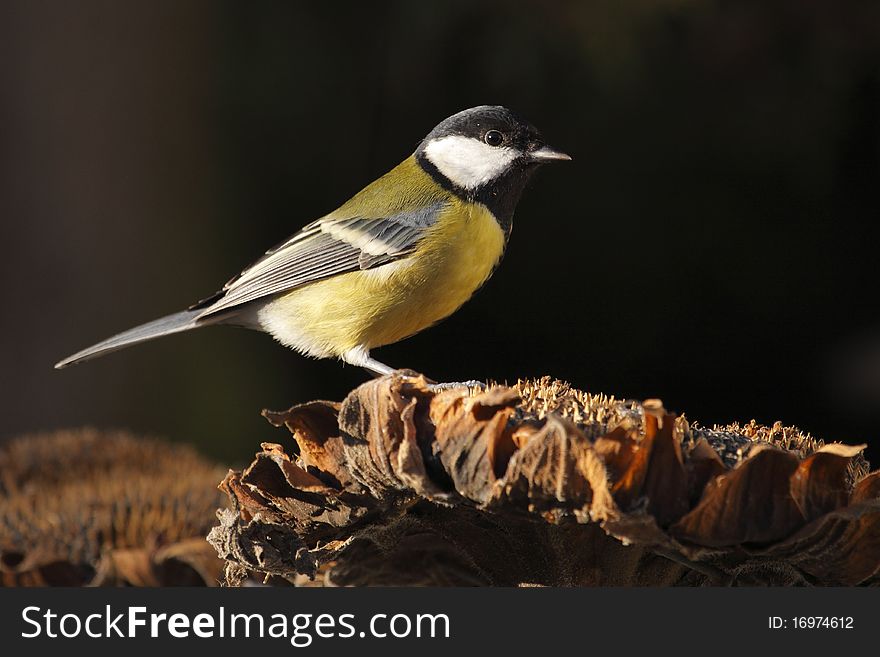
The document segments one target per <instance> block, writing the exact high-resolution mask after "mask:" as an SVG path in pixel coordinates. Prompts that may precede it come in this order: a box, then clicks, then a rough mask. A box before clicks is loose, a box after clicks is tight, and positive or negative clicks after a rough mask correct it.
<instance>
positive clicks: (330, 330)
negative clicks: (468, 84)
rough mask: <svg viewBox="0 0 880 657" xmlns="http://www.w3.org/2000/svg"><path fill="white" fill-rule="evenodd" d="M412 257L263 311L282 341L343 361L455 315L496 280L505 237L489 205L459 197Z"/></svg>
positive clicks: (313, 288) (308, 289)
mask: <svg viewBox="0 0 880 657" xmlns="http://www.w3.org/2000/svg"><path fill="white" fill-rule="evenodd" d="M429 231H430V232H429V233H428V234H426V237H425V239H423V240H422V241H421V242H420V246H419V248H418V249H417V250H416V251H415V252H414V253H413V254H412V255H410V256H408V257H406V258H404V259H402V260H399V261H397V262H393V263H390V264H387V265H382V266H380V267H376V268H375V269H369V270H366V271H355V272H350V273H347V274H342V275H340V276H335V277H333V278H329V279H327V280H323V281H318V282H316V283H311V284H309V285H306V286H304V287H302V288H299V289H296V290H293V291H292V292H289V293H287V294H285V295H283V296H281V297H279V298H278V299H276V300H275V301H273V302H271V303H270V304H268V305H267V306H266V307H264V308H263V310H261V311H260V320H261V322H262V323H263V324H264V326H265V327H266V328H267V330H268V331H269V332H270V333H271V334H272V335H273V336H274V337H275V338H276V339H277V340H279V341H280V342H282V343H284V344H286V345H287V346H290V347H293V348H295V349H297V350H298V351H301V352H303V353H306V354H308V355H311V356H316V357H325V356H340V355H341V354H343V353H345V352H346V351H348V350H350V349H354V348H356V347H365V348H366V349H371V348H373V347H379V346H381V345H385V344H391V343H393V342H397V341H399V340H402V339H403V338H406V337H409V336H411V335H413V334H415V333H418V332H419V331H421V330H422V329H425V328H427V327H429V326H431V325H432V324H434V323H436V322H438V321H439V320H441V319H443V318H444V317H448V316H449V315H451V314H452V313H453V312H455V311H456V310H457V309H458V308H459V307H460V306H461V305H462V304H463V303H464V302H465V301H467V300H468V299H469V298H470V297H471V295H473V293H474V292H475V291H476V290H477V288H479V287H480V286H481V285H482V284H483V283H484V282H485V281H486V279H488V278H489V276H490V275H491V274H492V271H493V270H494V269H495V266H496V265H497V264H498V261H499V259H500V258H501V256H502V254H503V252H504V245H505V236H504V232H503V231H502V230H501V227H500V226H499V225H498V222H497V221H496V220H495V218H494V217H493V216H492V213H491V212H489V210H488V209H486V208H485V206H483V205H479V204H472V203H466V202H465V201H462V200H460V199H458V198H454V197H453V198H451V200H450V201H449V204H448V206H447V208H446V209H445V210H444V211H443V212H442V213H441V215H440V217H438V219H437V221H436V222H435V223H434V225H433V226H432V227H431V228H430V229H429Z"/></svg>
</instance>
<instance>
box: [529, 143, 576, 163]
mask: <svg viewBox="0 0 880 657" xmlns="http://www.w3.org/2000/svg"><path fill="white" fill-rule="evenodd" d="M529 159H530V160H531V161H532V162H538V163H543V162H553V161H559V162H564V161H565V160H570V159H571V155H567V154H566V153H563V152H562V151H557V150H556V149H555V148H551V147H550V146H546V145H545V146H541V147H540V148H538V149H535V150H533V151H529Z"/></svg>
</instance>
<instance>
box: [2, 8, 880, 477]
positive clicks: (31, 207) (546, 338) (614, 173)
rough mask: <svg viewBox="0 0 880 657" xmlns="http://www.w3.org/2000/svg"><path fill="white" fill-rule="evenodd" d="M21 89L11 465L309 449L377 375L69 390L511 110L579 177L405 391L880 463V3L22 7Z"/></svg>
mask: <svg viewBox="0 0 880 657" xmlns="http://www.w3.org/2000/svg"><path fill="white" fill-rule="evenodd" d="M0 84H2V87H0V89H2V101H0V167H2V175H0V221H2V224H0V225H2V247H3V248H2V259H0V279H2V281H3V283H4V285H3V288H4V290H3V298H4V300H3V304H2V310H0V313H2V321H0V345H2V378H0V381H2V384H0V385H2V390H0V417H2V418H3V421H2V425H0V440H3V439H8V438H10V437H12V436H14V435H17V434H21V433H23V432H30V431H35V430H43V429H51V428H57V427H70V426H80V425H86V424H88V425H93V426H98V427H127V428H131V429H134V430H136V431H138V432H145V433H150V434H158V435H162V436H167V437H169V438H170V439H173V440H178V441H187V442H191V443H194V444H195V445H197V446H198V447H199V449H201V450H202V451H203V452H205V453H207V454H209V455H211V456H213V457H215V458H218V459H222V460H223V461H225V462H227V463H239V462H243V461H244V460H245V459H247V458H248V457H249V456H250V455H252V453H253V452H254V450H255V449H256V448H257V446H258V444H259V442H260V441H263V440H269V441H281V440H284V435H283V434H282V433H279V431H278V430H276V429H273V428H271V427H270V426H269V425H268V424H267V423H266V422H265V420H263V419H262V418H261V417H260V415H259V411H260V409H262V408H264V407H268V408H273V409H282V408H286V407H288V406H290V405H292V404H293V403H298V402H302V401H306V400H309V399H313V398H325V399H341V398H342V397H343V396H344V395H345V393H346V392H347V391H348V390H350V389H351V388H352V387H354V386H356V385H357V384H358V383H360V382H362V381H364V380H365V378H366V375H365V374H364V373H363V372H362V371H361V370H359V369H356V368H352V367H350V366H346V367H342V366H341V365H340V364H338V363H336V362H332V361H320V362H318V361H310V360H307V359H304V358H302V357H300V356H298V355H296V354H294V353H293V352H288V351H286V350H285V349H283V348H281V347H280V346H277V345H275V344H274V343H273V341H272V340H271V339H270V338H269V337H268V336H265V335H261V334H257V333H252V332H248V331H244V330H236V329H229V328H212V329H206V330H204V331H199V332H195V333H189V334H186V335H181V336H174V337H169V338H166V339H163V340H161V341H158V342H154V343H151V344H147V345H143V346H140V347H137V348H133V349H131V350H127V351H123V352H120V353H118V354H114V355H111V356H108V357H106V358H102V359H100V360H96V361H94V362H91V363H88V364H86V365H83V366H79V367H75V368H72V369H69V370H65V371H62V372H56V371H53V370H52V364H53V363H54V362H55V361H57V360H58V359H60V358H61V357H63V356H66V355H68V354H70V353H71V352H73V351H76V350H78V349H80V348H82V347H84V346H87V345H89V344H92V343H93V342H96V341H97V340H100V339H102V338H105V337H107V336H108V335H110V334H112V333H115V332H117V331H119V330H122V329H126V328H129V327H130V326H132V325H134V324H137V323H140V322H142V321H146V320H150V319H153V318H155V317H157V316H159V315H162V314H165V313H169V312H172V311H176V310H180V309H182V308H184V307H185V306H187V305H188V304H190V303H191V302H193V301H195V300H197V299H200V298H202V297H204V296H207V295H209V294H211V293H212V292H213V291H215V290H216V289H217V288H218V287H219V286H220V285H221V284H222V283H223V282H225V281H226V280H227V279H228V278H229V277H230V276H231V275H233V274H235V273H236V272H238V271H239V270H240V269H241V268H242V267H244V266H245V265H247V264H248V263H249V262H250V261H252V260H254V259H255V258H256V257H257V256H259V255H260V254H262V252H263V251H264V250H265V249H266V248H267V247H269V246H272V245H274V244H276V243H277V242H279V241H280V240H282V239H283V238H285V237H286V236H288V235H289V234H291V233H293V232H295V230H296V229H298V228H299V227H300V226H302V225H303V224H305V223H307V222H309V221H311V220H313V219H315V218H317V217H319V216H320V215H322V214H324V213H326V212H327V211H329V210H332V209H333V208H335V207H336V206H337V205H339V204H340V203H341V202H342V201H344V200H346V199H347V198H348V197H349V196H350V195H352V194H353V193H354V192H356V191H358V190H359V189H360V188H361V187H362V186H363V185H365V184H366V183H368V182H370V181H371V180H373V179H374V178H376V177H377V176H378V175H380V174H382V173H384V172H385V171H386V170H387V169H389V168H390V167H392V166H393V165H395V164H396V163H397V162H399V161H400V160H402V159H403V158H404V157H406V156H407V155H408V154H409V153H410V152H411V151H412V150H413V149H414V147H415V146H416V144H417V143H418V141H419V140H420V139H421V137H422V136H423V135H424V134H425V133H427V132H428V131H429V130H430V129H431V128H432V127H433V126H434V125H435V124H436V123H437V122H439V121H440V120H441V119H443V118H444V117H446V116H447V115H449V114H452V113H454V112H456V111H458V110H460V109H463V108H466V107H469V106H473V105H477V104H482V103H493V104H494V103H498V104H505V105H508V106H510V107H512V108H514V109H515V110H517V111H519V112H521V113H522V114H524V115H525V116H526V117H528V118H529V119H530V120H531V121H532V122H533V123H535V124H536V125H537V126H538V127H539V128H540V129H541V130H542V131H543V132H544V134H545V136H546V137H547V139H548V141H549V142H550V143H551V144H553V145H555V146H557V147H559V148H561V149H563V150H566V151H568V152H569V153H571V154H572V155H573V156H574V162H572V163H571V164H570V165H566V166H561V165H560V166H553V167H547V168H545V169H544V170H542V171H541V172H540V173H539V174H538V176H536V178H535V180H534V182H533V183H532V185H531V187H530V188H529V189H528V190H526V193H525V195H524V197H523V200H522V202H521V203H520V206H519V209H518V211H517V214H516V218H515V224H514V226H515V227H514V232H513V237H512V240H511V243H510V246H509V250H508V253H507V256H506V259H505V261H504V263H503V265H502V267H501V268H500V269H499V270H498V272H497V273H496V274H495V276H494V277H493V278H492V279H491V281H490V282H489V283H488V284H487V285H486V287H485V288H484V289H483V290H482V291H481V292H480V293H479V294H478V295H477V297H476V298H475V299H474V300H473V301H471V302H470V303H469V304H467V305H466V306H465V307H464V308H463V309H462V310H461V311H459V312H458V313H457V314H455V315H454V316H453V317H451V318H450V319H448V320H446V321H445V322H444V323H442V324H441V325H439V326H437V327H435V328H434V329H432V330H429V331H426V332H424V333H422V334H420V335H418V336H416V337H414V338H411V339H409V340H407V341H405V342H403V343H400V344H397V345H393V346H389V347H386V348H383V349H381V350H378V351H376V352H375V355H376V357H377V358H378V359H380V360H382V361H383V362H386V363H389V364H391V365H393V366H397V367H410V368H413V369H416V370H419V371H421V372H425V373H427V374H428V375H430V376H431V377H433V378H434V379H437V380H441V381H450V380H462V379H469V378H479V379H486V378H492V379H496V380H501V381H504V380H508V381H514V380H516V378H517V377H525V376H539V375H543V374H551V375H553V376H555V377H559V378H562V379H566V380H569V381H571V382H572V383H573V384H575V385H576V386H578V387H580V388H583V389H586V390H590V391H596V392H598V391H601V392H606V393H609V394H613V395H616V396H622V397H635V398H644V397H660V398H662V399H663V400H664V402H665V404H666V406H667V408H671V409H674V410H677V411H684V412H686V413H687V415H688V417H689V418H691V419H696V420H699V421H701V422H702V423H704V424H712V423H715V422H719V423H720V422H728V421H731V420H744V421H747V420H749V419H751V418H755V419H756V420H758V421H760V422H765V423H772V422H773V421H775V420H781V421H783V422H785V423H792V424H797V425H799V426H801V427H802V428H804V429H805V430H808V431H810V432H812V433H813V434H814V435H817V436H818V437H821V438H824V439H826V440H841V441H846V442H849V443H858V442H868V443H869V444H870V445H871V447H870V450H869V453H868V455H869V457H871V458H872V460H874V462H875V466H876V465H877V464H878V462H880V424H878V423H880V304H878V302H877V283H878V278H880V268H878V264H877V248H878V243H877V232H878V231H877V229H876V225H877V222H878V219H880V200H878V183H880V3H877V2H874V1H864V2H857V1H856V2H848V3H828V2H820V1H813V0H785V1H782V2H775V3H767V2H761V1H754V2H716V1H710V0H662V1H659V0H630V1H626V2H623V1H621V0H601V1H594V2H582V1H569V2H554V3H548V2H543V1H541V2H538V1H534V2H523V3H511V2H472V1H465V0H458V1H448V2H442V3H439V2H438V3H429V2H407V1H405V0H399V1H397V2H383V3H356V4H355V3H351V4H349V3H343V4H339V3H298V4H294V3H287V2H248V3H239V2H207V1H206V2H195V1H187V2H175V1H171V0H167V1H151V2H127V3H118V2H112V1H109V0H107V1H101V2H98V1H94V0H84V1H81V2H76V3H65V2H38V1H28V2H24V1H20V2H18V1H14V2H4V3H3V4H2V7H0Z"/></svg>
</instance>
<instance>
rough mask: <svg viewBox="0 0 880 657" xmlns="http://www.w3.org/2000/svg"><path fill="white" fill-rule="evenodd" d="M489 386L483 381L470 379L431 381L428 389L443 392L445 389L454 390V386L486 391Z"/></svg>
mask: <svg viewBox="0 0 880 657" xmlns="http://www.w3.org/2000/svg"><path fill="white" fill-rule="evenodd" d="M488 387H489V386H488V385H486V384H485V383H483V382H482V381H476V380H474V379H470V380H468V381H449V382H446V383H431V384H429V385H428V389H429V390H431V391H432V392H443V391H444V390H452V389H454V388H468V389H471V388H474V389H475V390H480V391H485V390H486V389H487V388H488Z"/></svg>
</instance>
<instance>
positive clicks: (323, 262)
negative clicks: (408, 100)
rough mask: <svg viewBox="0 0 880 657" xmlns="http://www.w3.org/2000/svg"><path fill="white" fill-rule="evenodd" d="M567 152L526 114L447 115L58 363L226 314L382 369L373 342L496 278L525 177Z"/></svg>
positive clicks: (437, 316) (323, 354) (301, 348)
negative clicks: (190, 294) (215, 287)
mask: <svg viewBox="0 0 880 657" xmlns="http://www.w3.org/2000/svg"><path fill="white" fill-rule="evenodd" d="M570 159H571V157H570V156H569V155H567V154H565V153H563V152H562V151H559V150H556V149H554V148H552V147H550V146H549V145H547V143H546V142H545V140H544V138H543V137H542V135H541V133H540V132H538V130H537V129H536V128H535V127H534V126H532V125H531V124H530V123H529V122H528V121H526V120H525V119H523V118H521V117H520V116H519V115H518V114H516V113H514V112H513V111H511V110H509V109H507V108H506V107H502V106H499V105H481V106H479V107H473V108H470V109H466V110H464V111H461V112H458V113H457V114H454V115H452V116H450V117H448V118H447V119H445V120H443V121H441V122H440V123H439V124H438V125H437V126H436V127H435V128H434V129H433V130H431V132H430V133H428V135H427V136H426V137H425V138H424V139H423V140H422V141H421V142H420V143H419V145H418V147H417V148H416V150H415V152H413V153H412V154H411V155H410V156H409V157H407V158H406V159H405V160H403V162H401V163H400V164H398V165H397V166H396V167H394V168H393V169H391V170H390V171H389V172H388V173H386V174H384V175H383V176H381V177H379V178H378V179H376V180H375V181H373V182H372V183H370V184H369V185H367V186H366V187H364V188H363V189H362V190H361V191H360V192H358V193H357V194H355V195H354V196H353V197H352V198H351V199H349V200H348V201H346V202H345V203H344V204H343V205H341V206H340V207H339V208H338V209H336V210H334V211H332V212H330V213H329V214H327V215H325V216H323V217H321V218H320V219H317V220H316V221H314V222H312V223H310V224H308V225H306V226H305V227H303V228H302V229H301V230H300V231H299V232H297V233H295V234H294V235H293V236H292V237H290V238H289V239H287V240H285V241H284V242H282V243H281V244H279V245H278V246H276V247H274V248H272V249H270V250H269V251H267V252H266V253H265V255H263V256H262V257H261V258H260V259H258V260H257V261H255V262H254V263H253V264H252V265H250V266H249V267H247V268H246V269H244V270H243V271H242V272H241V273H240V274H238V275H237V276H235V277H234V278H232V279H231V280H229V281H228V282H227V283H226V284H225V285H224V286H223V287H222V289H220V290H219V291H218V292H216V293H215V294H213V295H211V296H209V297H207V298H205V299H202V300H201V301H198V302H197V303H195V304H193V305H191V306H189V307H188V308H187V309H186V310H183V311H181V312H177V313H174V314H171V315H167V316H165V317H162V318H160V319H157V320H154V321H151V322H148V323H146V324H142V325H140V326H137V327H135V328H132V329H130V330H128V331H124V332H122V333H119V334H118V335H114V336H113V337H110V338H108V339H106V340H104V341H102V342H99V343H97V344H95V345H92V346H91V347H87V348H86V349H83V350H81V351H79V352H77V353H75V354H73V355H72V356H69V357H67V358H65V359H63V360H61V361H59V362H58V363H57V364H56V365H55V367H56V368H57V369H61V368H64V367H67V366H69V365H73V364H75V363H81V362H83V361H87V360H90V359H92V358H95V357H97V356H101V355H103V354H107V353H110V352H114V351H117V350H119V349H122V348H124V347H128V346H131V345H135V344H139V343H142V342H146V341H148V340H153V339H155V338H159V337H162V336H165V335H171V334H174V333H180V332H183V331H189V330H192V329H196V328H200V327H203V326H210V325H215V324H226V325H233V326H241V327H246V328H251V329H256V330H260V331H263V332H266V333H269V334H270V335H271V336H272V337H273V338H274V339H275V340H277V341H278V342H280V343H281V344H282V345H285V346H287V347H290V348H292V349H294V350H296V351H297V352H299V353H301V354H303V355H306V356H310V357H314V358H338V359H341V360H342V361H343V362H345V363H348V364H351V365H355V366H359V367H362V368H364V369H365V370H367V371H368V372H370V373H372V374H373V375H375V376H382V375H385V374H390V373H391V372H392V371H394V369H393V368H391V367H389V366H388V365H385V364H383V363H381V362H379V361H377V360H375V359H374V358H372V357H371V356H370V353H371V350H373V349H374V348H377V347H381V346H383V345H387V344H392V343H395V342H398V341H400V340H403V339H404V338H407V337H410V336H412V335H414V334H416V333H418V332H420V331H422V330H423V329H425V328H428V327H430V326H431V325H433V324H435V323H437V322H438V321H440V320H442V319H444V318H446V317H448V316H449V315H451V314H452V313H454V312H455V311H456V310H458V309H459V308H460V307H461V306H462V305H463V304H464V303H465V302H466V301H468V300H469V299H470V298H471V296H472V295H473V294H474V293H475V292H476V291H477V290H478V289H479V288H480V287H481V286H482V285H483V284H484V283H485V282H486V281H487V280H488V279H489V277H490V276H491V275H492V274H493V272H494V271H495V269H496V267H497V266H498V264H499V262H500V261H501V259H502V256H503V254H504V252H505V249H506V247H507V243H508V239H509V237H510V233H511V229H512V226H513V214H514V210H515V209H516V206H517V203H518V202H519V199H520V196H521V194H522V191H523V189H524V187H525V186H526V183H527V182H528V181H529V179H530V177H531V176H532V174H533V173H534V172H535V170H536V169H537V168H538V167H539V166H540V165H542V164H545V163H548V162H554V161H564V160H570Z"/></svg>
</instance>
